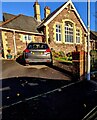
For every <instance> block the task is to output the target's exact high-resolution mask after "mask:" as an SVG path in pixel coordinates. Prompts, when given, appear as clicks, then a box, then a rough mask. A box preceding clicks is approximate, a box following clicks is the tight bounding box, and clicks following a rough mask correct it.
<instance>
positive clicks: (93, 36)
mask: <svg viewBox="0 0 97 120" xmlns="http://www.w3.org/2000/svg"><path fill="white" fill-rule="evenodd" d="M90 38H91V39H94V40H97V32H96V31H91V34H90Z"/></svg>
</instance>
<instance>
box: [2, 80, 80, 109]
mask: <svg viewBox="0 0 97 120" xmlns="http://www.w3.org/2000/svg"><path fill="white" fill-rule="evenodd" d="M79 82H80V81H77V82H74V83H70V84H68V85H64V86H62V87H60V88H56V89H54V90H51V91H48V92H45V93H42V94H38V95H36V96H33V97H30V98H26V99H24V100H23V101H28V100H31V99H35V98H38V97H41V96H44V95H47V94H50V93H53V92H56V91H58V92H60V91H62V89H63V88H66V87H69V86H72V85H74V84H76V83H79ZM23 101H18V102H16V103H13V104H11V105H8V106H4V107H0V109H4V108H8V107H10V106H13V105H16V104H19V103H21V102H23Z"/></svg>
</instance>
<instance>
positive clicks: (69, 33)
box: [65, 21, 73, 43]
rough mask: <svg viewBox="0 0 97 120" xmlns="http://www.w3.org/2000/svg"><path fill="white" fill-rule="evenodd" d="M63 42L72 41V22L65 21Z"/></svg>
mask: <svg viewBox="0 0 97 120" xmlns="http://www.w3.org/2000/svg"><path fill="white" fill-rule="evenodd" d="M65 42H69V43H73V24H72V23H71V22H68V21H67V22H65Z"/></svg>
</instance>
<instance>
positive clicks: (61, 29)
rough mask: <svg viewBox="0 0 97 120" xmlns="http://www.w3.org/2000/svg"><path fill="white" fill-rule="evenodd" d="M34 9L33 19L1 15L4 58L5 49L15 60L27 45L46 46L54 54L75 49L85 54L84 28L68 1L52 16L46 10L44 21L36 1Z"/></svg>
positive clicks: (69, 0)
mask: <svg viewBox="0 0 97 120" xmlns="http://www.w3.org/2000/svg"><path fill="white" fill-rule="evenodd" d="M33 7H34V17H30V16H25V15H22V14H19V15H12V14H8V13H3V23H2V24H1V25H0V26H2V28H1V29H2V31H1V34H2V44H3V50H4V57H5V58H6V55H7V50H8V48H11V53H12V55H13V56H14V55H16V54H18V53H19V52H20V51H23V50H24V49H25V47H26V45H27V44H28V43H29V42H46V43H48V45H49V46H50V47H51V48H53V49H54V50H55V51H63V52H64V53H66V54H67V53H69V52H72V51H75V50H76V49H77V50H85V51H86V50H87V43H86V33H87V28H86V27H85V24H84V22H83V21H82V19H81V17H80V15H79V14H78V12H77V10H76V8H75V7H74V4H73V3H72V1H71V0H68V1H67V2H66V3H64V4H63V5H62V6H60V7H59V8H57V9H56V10H55V11H53V12H52V13H51V11H50V8H49V7H47V6H46V7H45V8H44V16H45V18H44V19H43V20H41V15H40V5H39V3H38V2H37V1H36V2H35V3H34V6H33Z"/></svg>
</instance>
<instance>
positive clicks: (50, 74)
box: [1, 60, 72, 80]
mask: <svg viewBox="0 0 97 120" xmlns="http://www.w3.org/2000/svg"><path fill="white" fill-rule="evenodd" d="M1 76H2V78H3V79H4V78H12V77H36V78H48V79H53V80H56V79H57V80H71V79H72V78H71V76H70V75H68V74H67V73H65V72H64V70H63V71H62V69H60V68H58V67H54V66H53V67H50V66H46V65H30V66H23V65H21V64H19V63H17V62H16V61H14V60H2V73H1Z"/></svg>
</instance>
